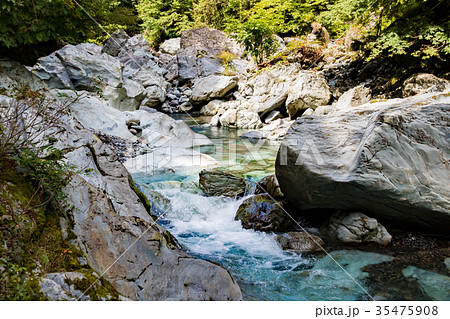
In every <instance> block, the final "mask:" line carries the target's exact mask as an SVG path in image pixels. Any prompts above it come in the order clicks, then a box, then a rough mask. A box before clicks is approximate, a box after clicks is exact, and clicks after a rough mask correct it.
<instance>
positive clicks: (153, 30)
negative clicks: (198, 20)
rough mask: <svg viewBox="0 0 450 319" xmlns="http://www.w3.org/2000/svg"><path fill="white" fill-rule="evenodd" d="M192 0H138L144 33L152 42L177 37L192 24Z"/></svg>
mask: <svg viewBox="0 0 450 319" xmlns="http://www.w3.org/2000/svg"><path fill="white" fill-rule="evenodd" d="M193 4H194V0H140V1H139V2H138V3H137V5H136V8H137V11H138V13H139V17H140V18H141V19H142V26H143V28H144V35H145V36H146V37H147V39H148V40H149V41H150V42H151V43H153V44H159V43H161V42H162V41H164V40H165V39H168V38H173V37H177V36H179V35H180V34H181V31H183V30H187V29H189V28H190V27H191V26H192V21H193V19H192V10H193Z"/></svg>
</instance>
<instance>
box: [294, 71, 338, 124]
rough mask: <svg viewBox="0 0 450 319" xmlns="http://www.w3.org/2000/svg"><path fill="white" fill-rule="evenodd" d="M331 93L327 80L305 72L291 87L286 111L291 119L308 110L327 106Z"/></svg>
mask: <svg viewBox="0 0 450 319" xmlns="http://www.w3.org/2000/svg"><path fill="white" fill-rule="evenodd" d="M330 99H331V91H330V87H329V86H328V83H327V80H326V79H325V78H324V77H323V76H322V75H319V74H317V73H315V72H311V71H303V72H300V73H299V74H298V76H297V79H296V80H295V82H294V83H293V84H292V85H291V87H290V88H289V92H288V97H287V99H286V109H287V111H288V113H289V115H290V116H291V117H295V116H296V115H297V113H299V112H301V111H304V110H306V109H308V108H311V109H316V108H317V107H318V106H321V105H327V104H328V102H330Z"/></svg>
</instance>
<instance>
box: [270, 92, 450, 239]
mask: <svg viewBox="0 0 450 319" xmlns="http://www.w3.org/2000/svg"><path fill="white" fill-rule="evenodd" d="M449 109H450V97H449V96H447V95H446V94H440V95H433V94H425V95H419V96H416V97H411V98H408V99H395V100H388V101H382V102H377V103H368V104H365V105H361V106H359V107H353V108H351V109H343V110H336V111H334V112H331V113H329V114H328V115H326V116H320V115H309V116H304V117H301V118H298V119H297V120H296V122H295V123H294V125H293V126H292V127H291V129H290V130H289V131H288V133H287V135H286V138H285V140H284V142H283V143H282V145H281V147H280V151H279V153H278V157H277V162H276V175H277V179H278V181H279V183H280V186H281V190H282V191H283V193H284V195H285V196H286V199H287V200H288V201H290V202H291V203H293V204H294V205H296V206H297V207H298V208H300V209H311V208H335V209H343V210H353V211H363V212H367V213H369V214H370V215H371V216H374V217H376V218H379V219H381V220H388V221H391V222H394V223H397V224H399V225H401V226H403V227H405V226H414V227H420V228H422V229H427V230H430V231H433V232H448V227H447V225H449V223H450V187H449V180H450V169H449V159H450V149H449V145H450V143H449V123H450V112H449Z"/></svg>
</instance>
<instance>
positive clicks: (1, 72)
mask: <svg viewBox="0 0 450 319" xmlns="http://www.w3.org/2000/svg"><path fill="white" fill-rule="evenodd" d="M21 83H22V84H25V85H27V86H28V87H29V88H30V89H31V90H33V91H37V90H40V89H45V88H47V84H46V83H45V82H44V81H42V80H41V79H40V78H39V77H38V76H36V75H34V74H33V73H31V72H30V71H28V70H27V69H26V68H25V67H24V66H23V65H21V64H20V63H19V62H15V61H10V60H6V59H5V60H3V59H2V60H0V87H1V88H3V89H5V90H7V91H10V90H12V89H15V88H17V86H20V85H21Z"/></svg>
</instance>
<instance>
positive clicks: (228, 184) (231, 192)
mask: <svg viewBox="0 0 450 319" xmlns="http://www.w3.org/2000/svg"><path fill="white" fill-rule="evenodd" d="M199 186H200V189H201V190H202V191H203V193H205V194H206V195H208V196H227V197H239V196H242V195H244V193H245V190H246V188H247V186H248V185H247V181H246V180H245V179H244V178H242V177H237V176H234V175H232V174H229V173H226V172H222V171H219V170H217V169H204V170H202V171H201V172H200V174H199Z"/></svg>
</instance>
